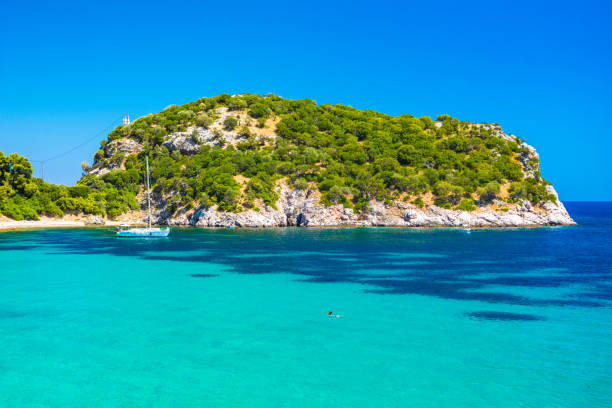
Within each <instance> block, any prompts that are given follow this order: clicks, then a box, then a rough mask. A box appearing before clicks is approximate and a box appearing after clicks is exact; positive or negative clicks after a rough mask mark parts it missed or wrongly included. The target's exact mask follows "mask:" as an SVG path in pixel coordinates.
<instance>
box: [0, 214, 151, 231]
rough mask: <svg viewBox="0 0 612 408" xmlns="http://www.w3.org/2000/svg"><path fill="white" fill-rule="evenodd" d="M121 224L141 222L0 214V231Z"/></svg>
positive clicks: (137, 223)
mask: <svg viewBox="0 0 612 408" xmlns="http://www.w3.org/2000/svg"><path fill="white" fill-rule="evenodd" d="M120 224H131V225H139V224H140V223H139V222H134V221H126V220H114V221H109V220H102V223H92V222H91V218H89V217H79V216H66V217H64V218H51V217H40V220H38V221H34V220H21V221H16V220H13V219H11V218H8V217H5V216H2V215H0V232H4V231H14V230H22V229H37V228H82V227H102V226H106V227H109V226H111V227H112V226H117V225H120Z"/></svg>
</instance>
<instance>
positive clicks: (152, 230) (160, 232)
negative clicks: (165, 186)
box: [117, 157, 170, 237]
mask: <svg viewBox="0 0 612 408" xmlns="http://www.w3.org/2000/svg"><path fill="white" fill-rule="evenodd" d="M145 160H146V163H147V224H148V225H147V227H146V228H123V227H118V228H117V236H120V237H167V236H168V234H170V228H158V227H152V226H151V187H150V184H149V158H148V157H145Z"/></svg>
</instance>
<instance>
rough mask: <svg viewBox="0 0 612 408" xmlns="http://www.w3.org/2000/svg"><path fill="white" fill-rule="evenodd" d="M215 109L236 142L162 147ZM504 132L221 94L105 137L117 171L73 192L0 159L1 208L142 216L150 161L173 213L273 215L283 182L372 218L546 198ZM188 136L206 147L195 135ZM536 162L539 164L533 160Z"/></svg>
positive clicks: (17, 162)
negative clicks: (381, 205)
mask: <svg viewBox="0 0 612 408" xmlns="http://www.w3.org/2000/svg"><path fill="white" fill-rule="evenodd" d="M219 107H227V108H228V109H229V112H230V116H227V117H225V119H224V120H223V131H230V130H231V131H233V132H234V133H237V134H238V135H240V138H241V139H240V142H239V143H234V144H229V143H227V142H226V141H225V139H224V138H223V135H222V132H221V129H215V135H216V136H215V137H216V139H215V140H216V141H217V143H216V144H215V145H214V146H209V145H203V146H202V147H201V148H200V149H199V151H197V152H195V153H194V154H190V155H187V154H181V153H180V152H179V151H169V150H168V148H167V147H166V146H164V141H165V137H166V136H167V135H168V134H169V133H172V132H177V131H186V130H187V129H188V128H189V127H190V126H199V127H204V128H206V127H209V126H211V124H212V123H213V121H214V120H216V119H218V118H219V117H220V116H219V113H218V112H217V110H216V109H217V108H219ZM233 113H235V115H233ZM245 113H246V119H245V115H244V114H245ZM269 119H273V121H269ZM271 123H274V124H272V125H271ZM270 126H275V128H273V129H271V130H273V131H274V133H275V135H276V137H270V135H269V133H268V136H267V137H263V136H258V129H262V128H265V127H270ZM498 129H499V128H498V127H497V126H494V125H479V124H473V123H468V122H463V121H459V120H458V119H455V118H451V117H450V116H448V115H441V116H439V117H437V118H436V120H435V121H434V120H432V119H431V118H429V117H420V118H415V117H413V116H411V115H401V116H398V117H392V116H388V115H384V114H382V113H378V112H374V111H371V110H357V109H354V108H352V107H348V106H343V105H319V106H317V105H316V104H315V102H314V101H311V100H308V99H306V100H297V101H295V100H288V99H283V98H280V97H277V96H274V95H268V96H260V95H250V94H246V95H239V96H233V97H232V96H230V95H227V94H222V95H219V96H216V97H212V98H202V99H199V100H197V101H195V102H192V103H188V104H186V105H182V106H170V107H168V108H166V109H165V110H164V111H162V112H160V113H157V114H151V115H147V116H145V117H142V118H140V119H138V120H136V121H135V122H133V123H132V124H131V125H127V126H119V127H117V128H116V129H115V130H114V131H113V132H112V133H111V134H110V135H109V137H108V141H107V140H105V141H102V143H101V145H102V146H101V149H100V150H99V151H98V152H97V153H96V155H95V163H94V166H93V168H99V167H109V168H113V167H116V169H114V170H111V171H110V172H109V173H106V174H104V175H103V176H100V177H98V176H95V175H88V176H84V177H83V178H82V179H81V180H80V182H79V183H78V184H77V185H76V186H74V187H65V186H52V185H49V184H46V183H43V182H42V181H41V180H39V179H34V178H32V169H31V166H30V165H29V163H27V160H25V159H24V158H21V157H19V156H17V155H11V156H8V158H6V157H4V156H1V158H0V160H3V161H0V163H9V162H10V163H13V164H12V170H11V169H10V166H9V167H6V166H7V165H6V164H0V172H1V173H0V188H2V189H5V190H2V192H0V200H1V201H0V212H2V213H4V214H6V215H9V216H11V217H13V218H35V217H36V216H37V215H38V214H45V213H46V214H57V215H59V214H61V213H64V212H70V211H74V212H78V211H82V212H85V213H92V214H104V215H107V216H109V217H115V216H117V215H119V214H120V213H122V212H124V211H126V210H128V209H130V208H137V203H136V201H135V196H136V194H137V193H138V191H139V188H140V184H141V183H142V174H143V162H144V157H145V155H148V156H149V158H150V162H151V178H152V183H153V191H154V193H155V197H156V199H157V200H161V202H162V203H164V204H165V205H166V211H167V212H168V213H173V212H174V211H176V210H177V209H178V208H181V207H186V208H192V207H196V206H209V205H212V204H217V205H219V207H220V208H221V209H223V210H226V211H242V210H243V209H245V208H254V209H255V210H258V203H261V202H263V203H265V204H267V205H269V206H272V207H274V206H275V202H276V200H277V199H278V196H277V194H276V192H275V186H276V185H277V183H278V182H280V181H282V182H286V183H287V184H288V185H290V186H292V187H293V188H295V189H307V188H313V189H318V190H319V191H320V193H321V194H322V201H323V203H325V204H327V205H331V204H343V205H344V206H346V207H350V208H354V209H355V211H363V210H366V209H367V207H368V202H369V201H370V200H372V199H377V200H380V201H387V202H390V201H393V200H404V201H409V202H413V203H414V204H416V205H418V206H420V207H422V206H424V205H429V204H432V203H435V204H436V205H438V206H442V207H445V208H458V209H463V210H467V211H471V210H473V209H475V206H476V205H487V204H490V203H492V202H493V201H494V200H496V199H502V200H504V201H506V202H516V201H518V200H520V199H527V200H529V201H531V202H533V203H534V204H537V203H539V202H541V201H543V200H549V199H551V198H552V197H550V196H548V195H547V194H546V189H545V185H546V182H545V181H544V180H543V179H542V178H541V177H540V175H539V173H537V174H536V175H535V178H525V177H524V174H523V169H522V166H521V164H520V161H519V158H520V156H521V154H524V153H525V152H524V151H523V150H524V148H522V147H521V145H520V141H519V140H518V139H517V140H506V139H504V138H501V137H499V136H498V135H497V130H498ZM191 137H192V138H193V141H194V142H196V143H198V142H199V140H198V138H199V136H198V134H197V132H193V134H192V136H191ZM123 138H128V139H133V140H134V141H136V142H138V143H139V144H140V145H142V147H143V150H142V151H140V152H139V153H133V154H130V155H126V154H125V153H121V152H116V153H114V154H113V155H111V156H110V157H108V156H107V152H105V150H104V148H105V147H106V146H107V144H108V143H109V142H112V141H114V140H119V139H123ZM530 164H531V165H534V166H536V168H537V159H532V161H531V162H530ZM2 166H4V167H5V168H7V169H9V170H4V171H3V170H2V169H3V167H2ZM2 171H3V172H2ZM7 189H8V190H7ZM5 191H6V192H5ZM259 205H260V204H259ZM16 208H19V209H23V210H19V211H17V210H15V209H16Z"/></svg>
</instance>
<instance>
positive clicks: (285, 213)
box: [0, 186, 576, 231]
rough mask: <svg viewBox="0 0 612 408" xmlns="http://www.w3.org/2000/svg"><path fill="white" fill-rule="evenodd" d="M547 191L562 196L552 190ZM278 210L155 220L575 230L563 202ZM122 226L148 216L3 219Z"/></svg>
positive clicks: (298, 200) (287, 195) (5, 225)
mask: <svg viewBox="0 0 612 408" xmlns="http://www.w3.org/2000/svg"><path fill="white" fill-rule="evenodd" d="M549 191H550V192H551V193H553V194H554V195H555V197H558V196H557V194H556V192H555V191H554V189H553V188H552V186H549ZM279 195H280V198H279V200H278V201H277V202H276V208H272V207H270V206H267V205H263V206H262V207H263V208H262V209H261V210H260V211H254V210H247V211H242V212H239V213H232V212H223V211H220V210H219V209H218V207H217V206H216V205H213V206H211V207H208V208H195V209H189V210H179V211H177V212H176V213H175V214H172V215H168V214H167V213H166V212H165V210H160V209H159V208H160V207H158V208H157V209H156V211H155V212H154V213H153V214H152V217H151V221H152V222H153V224H156V225H167V226H173V227H199V228H219V227H220V228H223V227H241V228H244V227H247V228H275V227H291V226H297V227H315V228H316V227H330V228H331V227H347V228H351V227H404V228H405V227H408V228H449V227H450V228H458V227H463V226H464V225H469V226H470V227H472V228H480V227H484V228H513V227H514V228H522V227H544V226H567V225H576V222H575V221H574V220H573V219H572V218H571V216H570V215H569V214H568V212H567V210H566V209H565V206H564V205H563V203H562V202H561V201H560V200H558V198H557V202H551V201H547V202H544V203H541V205H540V206H538V207H534V206H532V205H531V203H529V202H527V201H523V202H521V203H519V204H518V205H515V206H513V207H512V208H510V209H507V210H506V211H499V210H495V209H493V208H481V209H476V210H474V211H471V212H468V211H462V210H450V209H444V208H440V207H437V206H435V205H432V206H430V207H429V208H426V209H421V208H417V207H416V206H414V205H412V204H410V203H403V202H399V201H396V202H393V203H391V204H385V203H382V202H375V201H371V202H370V208H369V210H368V211H367V212H366V213H363V214H355V213H354V212H353V210H352V209H350V208H345V207H344V206H342V205H333V206H329V207H328V206H324V205H322V204H321V202H320V200H319V198H318V197H317V196H314V195H310V194H309V193H308V192H305V191H299V190H288V189H286V188H284V187H283V188H281V189H280V191H279ZM162 208H163V207H162ZM121 224H129V225H146V213H145V212H144V211H131V212H129V213H125V214H122V215H121V216H119V217H118V218H116V219H113V220H109V219H105V218H102V217H101V216H95V215H84V214H79V215H66V216H64V217H63V218H61V219H58V218H52V217H41V219H40V220H38V221H15V220H12V219H10V218H7V217H3V216H0V231H10V230H23V229H32V228H37V229H41V228H42V229H51V228H75V227H76V228H79V227H80V228H83V227H101V226H106V227H113V226H118V225H121Z"/></svg>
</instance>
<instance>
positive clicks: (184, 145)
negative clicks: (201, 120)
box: [164, 127, 215, 154]
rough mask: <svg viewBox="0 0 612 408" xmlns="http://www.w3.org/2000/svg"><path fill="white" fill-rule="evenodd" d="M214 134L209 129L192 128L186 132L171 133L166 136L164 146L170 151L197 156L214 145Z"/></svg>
mask: <svg viewBox="0 0 612 408" xmlns="http://www.w3.org/2000/svg"><path fill="white" fill-rule="evenodd" d="M214 143H215V141H214V134H213V132H211V131H210V130H208V129H204V128H194V127H190V128H188V129H187V131H186V132H175V133H170V134H169V135H168V136H166V138H165V141H164V146H166V148H167V149H168V150H170V151H174V150H179V151H180V152H181V153H182V154H195V153H197V152H198V150H200V148H201V147H202V146H203V145H205V144H208V145H210V146H212V145H214Z"/></svg>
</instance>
